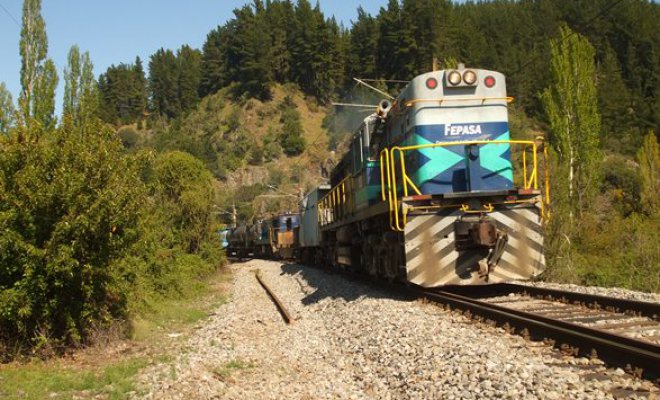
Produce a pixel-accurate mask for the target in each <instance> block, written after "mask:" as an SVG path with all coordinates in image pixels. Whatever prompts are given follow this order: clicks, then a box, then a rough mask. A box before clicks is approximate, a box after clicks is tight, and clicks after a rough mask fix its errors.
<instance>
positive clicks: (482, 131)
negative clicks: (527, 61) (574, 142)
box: [301, 65, 547, 287]
mask: <svg viewBox="0 0 660 400" xmlns="http://www.w3.org/2000/svg"><path fill="white" fill-rule="evenodd" d="M510 101H511V98H509V97H507V94H506V83H505V77H504V75H503V74H501V73H499V72H496V71H489V70H485V69H472V68H465V67H464V66H463V65H459V67H458V68H457V69H452V70H440V71H433V72H429V73H425V74H422V75H419V76H416V77H415V78H414V79H412V80H411V81H410V82H409V83H408V84H407V86H406V87H405V88H404V89H403V90H402V91H401V93H400V94H399V95H398V97H397V98H396V99H395V100H394V101H393V102H392V103H390V102H389V101H382V102H381V103H380V105H379V106H378V109H377V111H376V112H375V113H374V114H372V115H370V116H368V117H367V118H365V119H364V121H363V122H362V124H361V126H360V127H359V129H358V130H357V132H356V133H355V135H354V136H353V138H352V141H351V144H350V149H349V151H348V152H347V153H346V154H345V156H344V157H343V158H342V159H341V161H340V162H339V163H338V164H337V166H336V167H335V168H334V170H333V171H332V173H331V178H330V184H331V189H330V190H328V191H327V193H326V194H324V195H323V196H321V197H320V198H319V199H318V200H317V201H316V202H317V210H316V217H317V219H318V229H319V232H320V235H321V239H320V245H319V246H318V247H317V249H318V252H314V251H312V252H313V253H314V255H313V256H312V257H316V258H319V257H320V258H322V259H323V260H322V261H323V262H325V263H327V264H330V265H333V266H337V267H342V268H352V269H359V270H363V271H366V272H367V273H369V274H371V275H375V276H381V277H384V278H387V279H402V280H406V281H408V282H411V283H414V284H417V285H420V286H423V287H434V286H442V285H450V284H458V285H474V284H487V283H496V282H503V281H510V280H518V279H529V278H532V277H534V276H536V275H538V274H539V273H541V272H542V271H543V269H544V268H545V259H544V255H543V234H542V224H543V220H544V215H545V209H546V208H547V196H546V195H547V193H546V192H544V191H542V190H541V186H542V185H541V184H539V181H541V180H542V179H541V177H540V171H541V168H540V166H539V164H540V162H541V160H542V159H543V153H542V150H541V149H542V148H543V147H542V144H541V143H538V142H535V141H526V140H512V139H511V136H510V132H509V123H508V109H507V107H508V103H509V102H510ZM541 183H543V182H541ZM546 188H547V186H546ZM318 193H321V192H320V191H319V192H318ZM307 200H308V201H314V198H313V197H309V196H308V197H307ZM302 212H303V213H302V219H303V221H306V220H307V215H308V213H309V212H311V213H314V211H312V210H309V209H308V208H305V209H303V211H302ZM304 226H305V225H304ZM303 233H304V232H303ZM301 240H302V241H303V243H304V240H306V238H305V237H304V235H303V237H302V238H301ZM303 254H305V251H303ZM307 257H310V256H309V255H307Z"/></svg>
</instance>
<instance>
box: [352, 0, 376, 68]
mask: <svg viewBox="0 0 660 400" xmlns="http://www.w3.org/2000/svg"><path fill="white" fill-rule="evenodd" d="M378 34H379V32H378V23H377V21H376V19H375V18H374V17H372V16H371V15H369V14H368V13H367V12H365V11H364V9H363V8H362V7H358V10H357V20H356V21H355V22H354V23H353V27H352V28H351V31H350V45H349V48H348V50H347V51H348V56H347V57H348V61H347V63H346V74H347V75H348V76H347V78H349V79H350V78H360V77H363V78H376V45H377V43H378Z"/></svg>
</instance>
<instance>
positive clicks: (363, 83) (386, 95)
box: [353, 78, 394, 100]
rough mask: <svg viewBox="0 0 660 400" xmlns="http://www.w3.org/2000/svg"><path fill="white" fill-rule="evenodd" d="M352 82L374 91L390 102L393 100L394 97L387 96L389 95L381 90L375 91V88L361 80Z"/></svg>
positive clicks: (356, 79) (355, 79)
mask: <svg viewBox="0 0 660 400" xmlns="http://www.w3.org/2000/svg"><path fill="white" fill-rule="evenodd" d="M353 80H354V81H355V82H357V83H359V84H361V85H364V86H366V87H368V88H369V89H371V90H374V91H376V92H378V93H380V94H382V95H383V96H385V97H387V98H389V99H390V100H394V96H392V95H391V94H389V93H387V92H384V91H382V90H380V89H377V88H375V87H373V86H371V85H370V84H368V83H366V82H365V81H363V80H362V79H358V78H353Z"/></svg>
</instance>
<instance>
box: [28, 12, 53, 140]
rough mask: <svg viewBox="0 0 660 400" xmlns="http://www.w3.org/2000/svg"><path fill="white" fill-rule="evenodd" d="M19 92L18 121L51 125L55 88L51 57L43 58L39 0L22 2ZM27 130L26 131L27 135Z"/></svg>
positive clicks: (45, 51)
mask: <svg viewBox="0 0 660 400" xmlns="http://www.w3.org/2000/svg"><path fill="white" fill-rule="evenodd" d="M20 54H21V87H22V91H21V95H20V98H19V108H20V111H21V121H22V123H23V124H26V126H28V127H29V128H32V121H35V122H37V123H39V124H40V126H41V127H42V128H51V127H53V126H54V124H55V119H54V115H53V114H54V111H55V88H56V87H57V70H56V68H55V63H53V61H52V60H47V59H46V56H47V54H48V38H47V37H46V24H45V23H44V20H43V18H42V17H41V0H25V1H24V2H23V27H22V29H21V39H20ZM30 131H31V129H28V132H27V134H30V133H31V132H30Z"/></svg>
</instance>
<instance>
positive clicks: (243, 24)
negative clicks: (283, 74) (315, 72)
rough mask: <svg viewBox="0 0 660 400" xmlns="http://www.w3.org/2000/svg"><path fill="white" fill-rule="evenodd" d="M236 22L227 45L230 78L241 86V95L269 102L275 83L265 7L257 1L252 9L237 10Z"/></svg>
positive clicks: (239, 90)
mask: <svg viewBox="0 0 660 400" xmlns="http://www.w3.org/2000/svg"><path fill="white" fill-rule="evenodd" d="M234 15H235V16H236V20H235V21H236V22H235V24H234V25H232V35H231V39H230V41H229V43H228V45H227V60H228V61H229V64H228V66H229V68H228V70H229V78H230V80H231V81H232V82H236V83H238V87H237V90H238V93H237V94H242V93H247V94H249V95H250V96H254V97H259V98H262V99H268V98H269V97H270V84H271V83H272V81H273V71H272V69H271V54H272V53H271V46H270V35H269V33H268V23H267V20H266V16H265V12H264V8H263V4H262V3H261V1H260V0H255V2H254V10H253V8H252V7H250V6H247V5H246V6H244V7H243V8H241V9H237V10H234Z"/></svg>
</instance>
